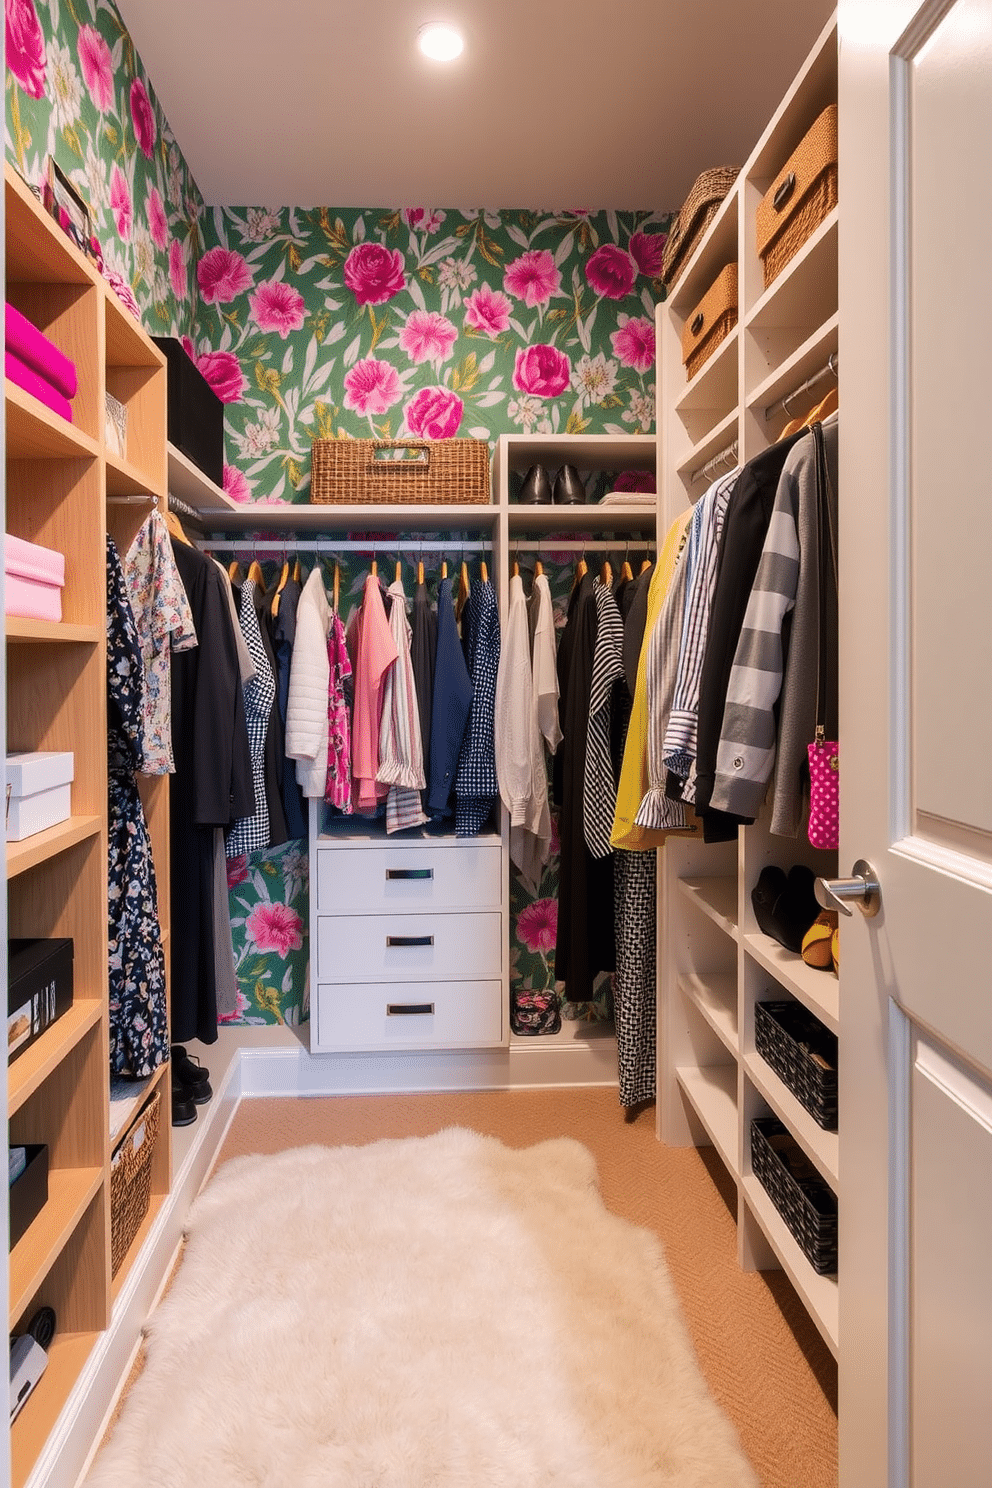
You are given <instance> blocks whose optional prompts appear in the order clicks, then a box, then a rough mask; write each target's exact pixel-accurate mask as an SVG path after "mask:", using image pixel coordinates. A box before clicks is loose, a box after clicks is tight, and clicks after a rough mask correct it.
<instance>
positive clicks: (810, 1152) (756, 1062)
mask: <svg viewBox="0 0 992 1488" xmlns="http://www.w3.org/2000/svg"><path fill="white" fill-rule="evenodd" d="M744 1069H745V1072H746V1074H747V1077H748V1079H749V1080H750V1082H751V1084H752V1085H753V1086H754V1088H755V1090H757V1091H758V1093H759V1094H760V1095H761V1096H762V1097H763V1099H764V1100H765V1101H767V1103H768V1105H769V1106H770V1107H771V1109H772V1110H773V1111H774V1113H775V1115H776V1116H777V1117H778V1118H779V1120H780V1121H784V1122H785V1124H786V1126H787V1127H788V1128H789V1130H790V1131H791V1133H792V1135H793V1136H794V1137H795V1139H796V1141H797V1142H798V1143H799V1145H800V1147H801V1148H802V1149H803V1151H804V1152H805V1154H806V1156H807V1157H808V1158H809V1160H810V1162H811V1163H813V1164H814V1165H815V1166H816V1167H817V1168H818V1169H819V1171H820V1173H821V1174H822V1175H823V1177H824V1178H825V1179H826V1181H827V1182H828V1183H829V1184H830V1186H831V1188H832V1189H833V1190H834V1192H835V1193H836V1191H837V1183H838V1177H837V1172H838V1153H839V1150H840V1143H839V1139H838V1136H837V1133H836V1132H830V1131H824V1129H823V1127H822V1126H819V1125H818V1124H817V1123H816V1122H815V1121H814V1120H813V1118H812V1116H811V1115H810V1114H809V1112H808V1111H807V1110H806V1107H805V1106H803V1105H802V1104H800V1102H799V1101H797V1100H796V1097H795V1096H794V1095H793V1094H792V1091H791V1090H790V1089H789V1087H788V1086H787V1085H785V1084H784V1083H783V1082H782V1081H781V1080H780V1079H779V1077H778V1075H777V1074H776V1073H775V1071H774V1070H773V1069H772V1067H771V1065H770V1064H766V1062H765V1061H764V1060H763V1059H762V1057H761V1055H760V1054H758V1053H753V1054H746V1055H745V1056H744Z"/></svg>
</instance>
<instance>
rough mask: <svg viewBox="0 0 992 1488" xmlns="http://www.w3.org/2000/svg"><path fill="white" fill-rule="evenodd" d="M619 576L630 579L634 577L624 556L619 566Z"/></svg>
mask: <svg viewBox="0 0 992 1488" xmlns="http://www.w3.org/2000/svg"><path fill="white" fill-rule="evenodd" d="M620 577H621V578H622V579H627V580H630V579H632V578H633V577H634V570H633V569H632V568H631V566H630V563H629V562H628V560H627V559H626V558H625V559H624V560H623V563H622V564H621V567H620Z"/></svg>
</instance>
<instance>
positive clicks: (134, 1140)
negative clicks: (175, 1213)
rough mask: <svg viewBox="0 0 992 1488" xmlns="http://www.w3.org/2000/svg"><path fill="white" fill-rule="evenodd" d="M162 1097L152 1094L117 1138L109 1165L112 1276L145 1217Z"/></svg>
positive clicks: (119, 1265) (149, 1194)
mask: <svg viewBox="0 0 992 1488" xmlns="http://www.w3.org/2000/svg"><path fill="white" fill-rule="evenodd" d="M161 1109H162V1096H161V1093H160V1092H159V1091H158V1090H156V1091H155V1094H154V1095H153V1096H152V1098H151V1100H150V1101H148V1102H147V1104H146V1105H145V1106H143V1107H142V1109H141V1110H140V1111H139V1112H138V1114H137V1116H136V1117H135V1118H134V1120H133V1121H132V1122H131V1124H130V1126H129V1127H128V1128H127V1130H126V1132H125V1133H124V1136H123V1137H122V1138H121V1140H120V1143H119V1144H118V1147H117V1150H116V1151H115V1153H114V1155H113V1158H112V1160H111V1164H110V1272H111V1275H112V1276H116V1275H117V1273H118V1271H119V1270H120V1268H121V1263H122V1261H123V1260H124V1257H125V1256H126V1255H127V1252H128V1249H129V1247H130V1245H131V1241H132V1240H133V1239H134V1237H135V1235H136V1234H137V1233H138V1230H139V1229H140V1228H141V1221H142V1220H143V1219H144V1217H145V1215H146V1214H147V1213H148V1206H149V1203H150V1202H151V1193H152V1158H153V1156H154V1155H155V1143H156V1142H157V1141H158V1128H159V1120H160V1116H161Z"/></svg>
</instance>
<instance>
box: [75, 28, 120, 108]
mask: <svg viewBox="0 0 992 1488" xmlns="http://www.w3.org/2000/svg"><path fill="white" fill-rule="evenodd" d="M76 49H77V51H78V52H79V66H80V68H81V69H82V73H83V81H84V82H85V84H86V86H87V88H88V89H89V94H90V97H91V98H92V100H93V107H94V108H95V109H97V110H98V111H99V112H100V113H101V114H105V113H106V112H107V110H108V109H109V107H110V105H111V104H112V103H113V101H114V64H113V62H112V60H111V56H110V48H109V46H108V45H107V43H106V42H105V41H104V39H103V37H102V36H101V35H100V33H99V31H98V30H97V29H96V27H95V26H80V28H79V40H78V41H77V43H76Z"/></svg>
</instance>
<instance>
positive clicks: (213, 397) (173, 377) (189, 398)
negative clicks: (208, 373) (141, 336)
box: [152, 336, 224, 486]
mask: <svg viewBox="0 0 992 1488" xmlns="http://www.w3.org/2000/svg"><path fill="white" fill-rule="evenodd" d="M152 340H153V341H154V342H155V345H156V346H157V347H158V348H159V350H160V351H163V352H164V353H165V359H166V362H167V363H168V370H167V373H166V388H167V393H168V402H169V425H168V427H169V441H170V443H172V444H174V445H175V446H176V448H177V449H179V450H182V452H183V454H184V455H185V456H186V458H187V459H189V460H192V461H193V464H194V465H195V466H196V467H197V469H198V470H201V471H202V472H203V474H204V475H205V476H207V477H208V479H209V480H212V481H213V482H214V483H215V484H216V485H218V486H222V485H223V484H224V404H223V403H222V402H221V400H220V398H218V396H217V394H216V393H215V392H214V390H213V388H212V387H211V386H210V384H209V382H208V381H207V379H206V378H205V377H204V375H203V373H202V372H201V371H200V369H199V367H197V366H196V364H195V362H194V361H193V359H192V358H191V357H190V356H189V354H188V353H187V351H186V348H185V347H184V346H183V343H182V342H181V341H180V340H179V339H178V337H176V336H153V337H152Z"/></svg>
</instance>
